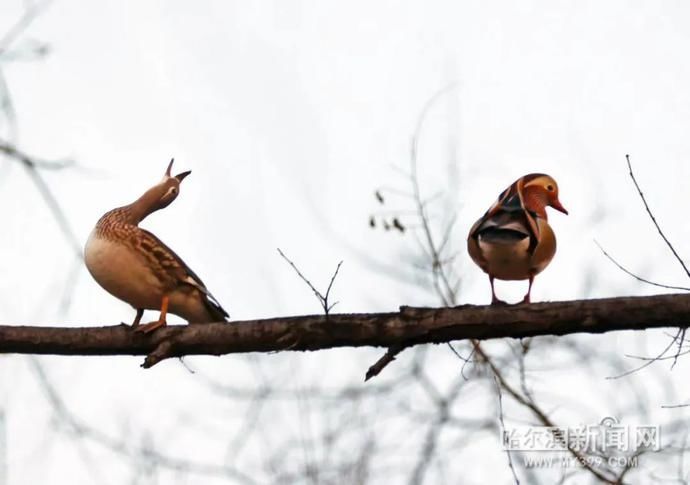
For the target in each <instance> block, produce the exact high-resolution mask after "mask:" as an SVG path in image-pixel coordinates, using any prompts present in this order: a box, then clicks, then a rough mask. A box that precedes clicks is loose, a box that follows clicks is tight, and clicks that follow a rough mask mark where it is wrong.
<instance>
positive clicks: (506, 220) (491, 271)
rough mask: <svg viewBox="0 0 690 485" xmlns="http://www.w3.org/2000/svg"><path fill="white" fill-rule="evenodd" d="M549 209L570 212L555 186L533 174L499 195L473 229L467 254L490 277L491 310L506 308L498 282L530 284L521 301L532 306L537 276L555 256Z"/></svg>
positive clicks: (554, 240) (546, 178) (547, 177)
mask: <svg viewBox="0 0 690 485" xmlns="http://www.w3.org/2000/svg"><path fill="white" fill-rule="evenodd" d="M547 206H550V207H553V208H554V209H556V210H558V211H560V212H563V213H564V214H567V213H568V211H567V210H565V208H564V207H563V205H561V202H560V201H559V200H558V185H557V184H556V181H555V180H554V179H553V178H551V177H550V176H548V175H545V174H543V173H531V174H529V175H525V176H524V177H520V178H519V179H518V180H516V181H515V182H514V183H513V184H512V185H511V186H510V187H508V188H507V189H505V190H504V191H503V192H501V195H499V196H498V200H497V201H496V202H494V204H493V205H492V206H491V207H490V208H489V210H488V211H486V213H485V214H484V215H483V216H482V217H481V218H480V219H479V220H478V221H477V222H476V223H475V224H474V225H473V226H472V228H471V229H470V233H469V236H468V238H467V250H468V252H469V254H470V256H471V257H472V260H473V261H474V262H475V263H476V264H477V265H478V266H479V267H480V268H481V269H482V270H483V271H484V272H485V273H486V274H488V275H489V282H490V283H491V304H492V305H493V304H500V303H504V302H502V301H501V300H499V299H498V298H497V297H496V292H495V290H494V278H498V279H499V280H529V288H528V290H527V294H526V295H525V297H524V298H523V300H522V302H523V303H529V302H530V293H531V291H532V282H533V281H534V277H535V276H536V275H537V274H539V273H540V272H541V271H543V270H544V268H546V266H548V264H549V263H550V262H551V259H553V256H554V254H556V236H555V235H554V233H553V230H552V229H551V226H549V224H548V222H547V216H546V207H547Z"/></svg>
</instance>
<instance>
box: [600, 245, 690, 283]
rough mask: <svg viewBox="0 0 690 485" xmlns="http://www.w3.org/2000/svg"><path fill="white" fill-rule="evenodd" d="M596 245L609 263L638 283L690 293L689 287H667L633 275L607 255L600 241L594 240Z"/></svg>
mask: <svg viewBox="0 0 690 485" xmlns="http://www.w3.org/2000/svg"><path fill="white" fill-rule="evenodd" d="M594 244H596V245H597V246H598V247H599V249H600V250H601V252H602V253H604V256H606V257H607V258H608V259H609V261H611V262H612V263H613V264H615V265H616V266H617V267H618V269H620V270H621V271H623V272H624V273H626V274H628V275H630V276H632V277H633V278H635V279H636V280H638V281H640V282H642V283H646V284H648V285H652V286H657V287H659V288H667V289H669V290H683V291H690V288H688V287H686V286H673V285H665V284H662V283H655V282H654V281H650V280H648V279H645V278H642V277H641V276H638V275H636V274H635V273H633V272H632V271H630V270H628V269H627V268H625V267H624V266H623V265H621V264H620V263H619V262H618V261H616V260H615V259H613V256H611V255H610V254H609V253H607V252H606V250H605V249H604V248H603V247H602V246H601V244H599V241H597V240H596V239H595V240H594Z"/></svg>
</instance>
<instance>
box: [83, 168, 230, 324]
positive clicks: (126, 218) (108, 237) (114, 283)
mask: <svg viewBox="0 0 690 485" xmlns="http://www.w3.org/2000/svg"><path fill="white" fill-rule="evenodd" d="M171 168H172V161H171V162H170V165H169V166H168V170H167V171H166V174H165V176H164V177H163V180H162V181H161V182H160V183H158V184H157V185H155V186H154V187H152V188H151V189H149V190H147V191H146V192H145V193H144V194H143V195H142V196H141V197H140V198H139V199H137V200H136V201H135V202H133V203H131V204H129V205H126V206H124V207H120V208H117V209H113V210H111V211H109V212H107V213H106V214H105V215H104V216H103V217H101V218H100V220H99V221H98V223H97V224H96V227H95V228H94V230H93V231H92V233H91V236H90V237H89V240H88V242H87V244H86V249H85V261H86V266H87V268H88V269H89V272H90V273H91V274H92V275H93V277H94V279H95V280H96V281H97V282H98V283H99V284H100V285H101V286H102V287H103V288H104V289H105V290H107V291H108V292H109V293H111V294H112V295H114V296H116V297H117V298H119V299H121V300H123V301H125V302H127V303H129V304H130V305H132V306H133V307H134V308H136V309H137V316H136V318H135V320H134V322H133V326H138V325H139V321H140V319H141V316H142V313H143V310H145V309H148V310H161V315H160V317H159V319H158V321H156V322H152V323H151V324H147V325H142V326H141V327H140V329H141V330H143V331H145V332H148V331H152V330H154V329H155V328H158V327H160V326H163V325H165V324H166V323H165V322H166V314H167V312H170V313H172V314H174V315H178V316H180V317H182V318H184V319H185V320H187V321H188V322H189V323H206V322H214V321H222V320H225V319H226V318H227V316H228V314H227V312H226V311H225V310H223V308H222V307H221V306H220V304H219V303H218V301H217V300H216V299H215V298H214V297H213V295H211V293H210V292H209V291H208V289H207V288H206V286H205V285H204V282H203V281H202V280H201V278H199V277H198V276H197V275H196V274H195V273H194V272H193V271H192V270H191V269H190V268H189V267H188V266H187V265H186V264H185V263H184V261H183V260H182V259H181V258H180V257H179V256H178V255H177V254H175V252H174V251H173V250H172V249H170V248H169V247H168V246H166V245H165V244H164V243H163V242H162V241H161V240H160V239H158V238H157V237H156V236H154V235H153V234H152V233H150V232H148V231H146V230H145V229H142V228H140V227H138V226H139V223H140V222H141V221H142V220H143V219H145V218H146V217H147V216H148V215H149V214H151V213H152V212H154V211H156V210H159V209H162V208H164V207H167V206H168V205H169V204H170V203H172V201H173V200H175V198H177V195H178V193H179V187H180V183H181V182H182V180H183V179H184V178H185V177H186V176H187V175H189V173H190V172H183V173H181V174H179V175H176V176H174V177H173V176H171V173H170V171H171Z"/></svg>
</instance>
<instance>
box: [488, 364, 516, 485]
mask: <svg viewBox="0 0 690 485" xmlns="http://www.w3.org/2000/svg"><path fill="white" fill-rule="evenodd" d="M494 382H495V383H496V393H497V394H498V420H499V422H500V423H501V433H504V432H505V429H506V424H505V422H504V421H503V394H502V393H501V384H500V383H499V382H498V378H497V377H495V376H494ZM506 455H508V467H509V468H510V471H511V473H512V474H513V479H514V480H515V483H516V485H520V479H519V478H518V476H517V472H516V471H515V466H513V456H512V454H511V453H510V450H509V449H508V448H506Z"/></svg>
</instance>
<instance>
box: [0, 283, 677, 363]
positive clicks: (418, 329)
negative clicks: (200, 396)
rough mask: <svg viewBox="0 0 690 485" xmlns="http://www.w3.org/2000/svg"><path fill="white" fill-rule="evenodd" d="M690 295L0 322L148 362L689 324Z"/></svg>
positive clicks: (46, 341)
mask: <svg viewBox="0 0 690 485" xmlns="http://www.w3.org/2000/svg"><path fill="white" fill-rule="evenodd" d="M688 323H690V295H682V294H681V295H657V296H643V297H622V298H607V299H599V300H578V301H565V302H552V303H535V304H531V305H518V306H508V307H497V306H493V307H492V306H474V305H463V306H459V307H455V308H411V307H401V309H400V311H399V312H394V313H372V314H336V315H330V316H329V317H328V320H326V316H325V315H309V316H299V317H286V318H271V319H266V320H255V321H244V322H232V323H212V324H205V325H189V326H171V327H166V328H162V329H160V330H157V331H156V332H154V333H153V335H150V336H146V335H142V334H139V333H135V332H132V330H131V328H129V327H128V326H126V325H117V326H110V327H87V328H69V327H29V326H10V325H5V326H0V353H21V354H57V355H147V358H146V361H145V362H144V364H143V366H144V367H151V366H153V365H155V364H157V363H158V362H160V361H161V360H163V359H166V358H170V357H181V356H185V355H201V354H208V355H222V354H230V353H244V352H269V351H281V350H320V349H328V348H333V347H363V346H374V347H391V346H397V345H404V346H410V345H417V344H425V343H442V342H450V341H453V340H462V339H479V340H484V339H491V338H502V337H515V338H518V337H529V336H535V335H565V334H571V333H579V332H585V333H603V332H609V331H614V330H639V329H645V328H657V327H686V326H688Z"/></svg>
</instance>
